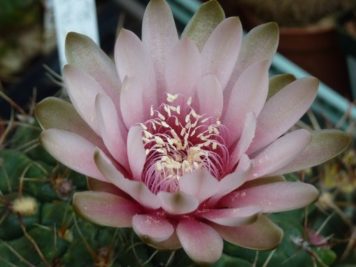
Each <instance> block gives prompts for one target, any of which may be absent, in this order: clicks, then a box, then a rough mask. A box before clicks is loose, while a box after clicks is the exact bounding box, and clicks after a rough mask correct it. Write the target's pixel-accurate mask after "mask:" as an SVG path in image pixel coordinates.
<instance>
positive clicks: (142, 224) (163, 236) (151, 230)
mask: <svg viewBox="0 0 356 267" xmlns="http://www.w3.org/2000/svg"><path fill="white" fill-rule="evenodd" d="M132 228H133V230H134V231H135V233H136V234H137V235H138V236H139V237H140V238H141V239H142V240H143V241H144V242H145V243H151V242H153V243H157V242H162V241H165V240H167V239H169V238H170V237H171V236H172V234H173V233H174V228H173V226H172V224H171V223H170V222H169V221H168V220H167V219H165V218H164V217H162V216H156V215H147V214H142V215H141V214H137V215H135V216H134V217H133V219H132Z"/></svg>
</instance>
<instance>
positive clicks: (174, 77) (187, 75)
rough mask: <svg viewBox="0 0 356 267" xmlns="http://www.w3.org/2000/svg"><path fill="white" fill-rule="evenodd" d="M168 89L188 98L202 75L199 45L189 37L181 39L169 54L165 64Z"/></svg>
mask: <svg viewBox="0 0 356 267" xmlns="http://www.w3.org/2000/svg"><path fill="white" fill-rule="evenodd" d="M165 66H166V67H165V74H166V85H167V91H168V92H169V93H172V94H180V95H183V96H185V97H187V98H189V97H192V96H193V93H194V91H193V88H194V87H195V85H196V83H197V81H199V79H200V76H201V58H200V52H199V50H198V47H197V46H196V45H195V44H194V43H193V42H192V41H191V40H189V39H183V40H181V41H179V42H178V43H177V44H176V46H175V47H174V48H173V50H172V51H171V52H170V53H169V55H168V56H167V62H166V65H165Z"/></svg>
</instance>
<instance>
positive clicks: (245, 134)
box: [230, 112, 256, 168]
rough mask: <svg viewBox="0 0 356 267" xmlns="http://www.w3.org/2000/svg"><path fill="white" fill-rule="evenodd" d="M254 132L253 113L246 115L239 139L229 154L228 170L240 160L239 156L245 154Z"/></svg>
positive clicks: (254, 121) (254, 118)
mask: <svg viewBox="0 0 356 267" xmlns="http://www.w3.org/2000/svg"><path fill="white" fill-rule="evenodd" d="M255 130H256V116H255V115H254V114H253V113H251V112H250V113H247V115H246V118H245V121H244V126H243V129H242V133H241V136H240V139H239V140H238V141H237V143H236V145H235V147H234V148H233V150H232V152H231V153H230V168H233V167H234V166H235V165H236V163H237V162H238V161H239V160H240V158H241V156H242V155H243V154H245V153H246V151H247V149H248V147H249V146H250V144H251V142H252V140H253V138H254V137H255Z"/></svg>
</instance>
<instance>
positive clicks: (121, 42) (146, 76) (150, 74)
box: [115, 29, 157, 106]
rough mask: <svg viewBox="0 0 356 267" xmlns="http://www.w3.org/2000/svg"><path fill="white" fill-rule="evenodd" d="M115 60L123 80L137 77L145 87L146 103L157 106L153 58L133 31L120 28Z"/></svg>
mask: <svg viewBox="0 0 356 267" xmlns="http://www.w3.org/2000/svg"><path fill="white" fill-rule="evenodd" d="M115 62H116V68H117V71H118V73H119V76H120V78H121V80H122V81H123V80H124V79H125V77H129V78H132V77H135V79H137V80H138V81H137V82H138V83H139V85H140V86H141V87H143V88H144V102H145V105H148V106H150V105H154V106H156V105H157V92H156V89H157V86H156V78H155V72H154V68H153V63H152V59H151V57H150V55H149V53H147V52H146V51H145V49H144V47H143V44H142V42H141V40H140V39H139V38H138V37H137V36H136V35H135V34H134V33H133V32H131V31H128V30H125V29H121V30H120V33H119V36H118V38H117V41H116V44H115ZM136 90H137V89H136Z"/></svg>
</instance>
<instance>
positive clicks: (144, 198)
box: [94, 150, 160, 209]
mask: <svg viewBox="0 0 356 267" xmlns="http://www.w3.org/2000/svg"><path fill="white" fill-rule="evenodd" d="M94 160H95V164H96V165H97V167H98V169H99V170H100V172H101V173H102V174H103V175H104V176H105V177H106V178H107V180H108V181H110V182H111V183H113V184H114V185H116V186H117V187H118V188H120V189H121V190H122V191H124V192H126V193H127V194H128V195H130V196H131V197H132V198H133V199H135V200H136V201H137V202H139V203H140V204H141V205H142V206H145V207H147V208H150V209H158V208H159V207H160V201H159V200H158V199H157V197H156V195H155V194H153V193H152V192H151V191H150V190H149V189H148V188H147V186H146V185H145V184H143V183H142V182H138V181H133V180H130V179H126V178H125V177H124V176H123V175H122V174H121V173H120V172H119V171H118V170H117V169H116V168H115V166H114V165H113V164H112V163H111V161H110V160H109V159H108V158H107V157H106V156H105V155H104V154H103V153H102V152H101V151H99V150H97V151H96V152H95V154H94Z"/></svg>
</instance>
